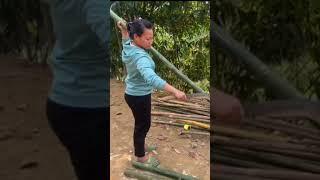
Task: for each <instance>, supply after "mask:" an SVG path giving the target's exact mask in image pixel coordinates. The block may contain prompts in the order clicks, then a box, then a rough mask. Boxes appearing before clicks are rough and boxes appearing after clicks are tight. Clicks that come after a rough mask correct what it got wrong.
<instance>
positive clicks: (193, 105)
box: [151, 94, 210, 132]
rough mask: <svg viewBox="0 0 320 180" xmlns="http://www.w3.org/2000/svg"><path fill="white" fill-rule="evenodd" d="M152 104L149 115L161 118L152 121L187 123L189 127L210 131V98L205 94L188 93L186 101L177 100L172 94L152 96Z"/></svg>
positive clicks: (181, 124) (159, 122)
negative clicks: (158, 96)
mask: <svg viewBox="0 0 320 180" xmlns="http://www.w3.org/2000/svg"><path fill="white" fill-rule="evenodd" d="M152 106H153V108H152V112H151V115H152V116H153V117H154V116H158V117H161V120H162V121H159V120H153V121H152V122H153V123H158V124H168V125H173V126H181V127H183V126H185V125H188V126H189V127H191V129H198V130H202V131H207V132H208V131H210V99H209V96H208V95H207V94H194V95H189V96H188V101H187V102H184V101H178V100H176V99H175V98H174V97H173V96H165V97H162V98H153V99H152ZM157 119H159V118H157Z"/></svg>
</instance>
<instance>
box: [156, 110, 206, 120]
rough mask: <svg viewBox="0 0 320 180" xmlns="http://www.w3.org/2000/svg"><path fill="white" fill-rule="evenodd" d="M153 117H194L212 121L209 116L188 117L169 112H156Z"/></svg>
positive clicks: (193, 116) (194, 116)
mask: <svg viewBox="0 0 320 180" xmlns="http://www.w3.org/2000/svg"><path fill="white" fill-rule="evenodd" d="M151 115H154V116H168V117H174V116H178V117H192V118H198V119H207V120H210V117H208V116H201V115H186V114H177V113H167V112H156V111H153V112H151Z"/></svg>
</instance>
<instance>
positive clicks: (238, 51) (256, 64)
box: [211, 21, 306, 99]
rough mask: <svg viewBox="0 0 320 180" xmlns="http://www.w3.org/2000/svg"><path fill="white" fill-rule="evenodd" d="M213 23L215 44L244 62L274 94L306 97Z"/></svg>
mask: <svg viewBox="0 0 320 180" xmlns="http://www.w3.org/2000/svg"><path fill="white" fill-rule="evenodd" d="M211 23H212V25H213V28H211V34H212V36H213V39H214V42H215V44H216V45H217V46H219V47H221V49H222V50H223V51H224V52H225V53H226V54H228V55H230V56H231V57H232V58H233V59H234V60H238V61H241V62H243V63H244V64H245V65H246V68H247V69H248V70H250V71H251V72H252V73H253V74H254V75H256V76H257V77H258V78H259V80H260V81H261V82H264V84H265V86H266V87H267V89H269V90H271V91H272V92H273V95H274V96H277V97H278V98H286V99H306V98H305V97H304V96H303V95H302V94H301V93H300V92H299V91H298V90H297V89H295V88H294V87H293V86H292V85H291V84H289V82H288V81H287V80H285V79H282V78H280V77H279V76H278V75H277V74H276V73H275V72H273V71H271V70H270V69H269V68H268V67H267V66H266V65H265V64H264V63H263V62H262V61H261V60H260V59H258V58H257V57H256V56H255V55H253V54H252V53H251V52H249V51H248V50H247V49H246V48H245V47H244V46H243V45H241V44H240V43H239V42H238V41H236V40H234V39H233V38H232V37H231V36H230V35H229V34H227V33H226V32H224V30H223V29H222V28H221V27H219V26H218V25H217V24H216V23H215V22H214V21H211Z"/></svg>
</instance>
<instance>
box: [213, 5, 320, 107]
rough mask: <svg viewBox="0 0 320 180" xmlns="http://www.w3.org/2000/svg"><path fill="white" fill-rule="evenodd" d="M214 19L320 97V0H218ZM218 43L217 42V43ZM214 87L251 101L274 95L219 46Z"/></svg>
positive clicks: (306, 92)
mask: <svg viewBox="0 0 320 180" xmlns="http://www.w3.org/2000/svg"><path fill="white" fill-rule="evenodd" d="M211 8H212V10H211V11H212V20H213V21H215V22H216V23H217V24H218V25H220V26H221V27H222V28H224V29H225V30H226V31H227V32H228V33H229V34H231V35H232V36H233V38H235V39H236V40H238V41H239V42H241V43H243V44H244V45H245V47H246V48H247V49H248V50H250V51H251V52H252V53H253V54H255V55H256V56H257V57H258V58H259V59H260V60H262V61H263V62H264V63H266V64H267V65H268V66H269V67H270V68H271V69H272V70H274V71H276V72H277V73H278V74H279V75H280V76H281V77H283V78H286V79H287V80H289V82H290V83H291V84H292V85H294V86H295V87H296V88H297V89H298V90H299V91H300V92H302V93H303V94H304V95H305V96H306V97H308V98H310V99H318V98H319V97H320V81H319V78H320V2H319V1H316V0H296V1H290V0H274V1H263V0H215V1H213V3H211ZM213 44H214V42H213ZM213 64H214V66H213V73H212V74H211V77H212V79H213V84H214V86H216V87H218V88H220V89H224V90H225V91H227V92H229V93H231V94H234V95H236V96H238V97H240V98H241V99H245V100H247V101H264V100H268V99H272V98H273V97H272V95H271V94H269V93H268V92H267V91H266V90H265V89H264V87H263V82H260V80H259V79H256V78H255V77H254V76H253V75H252V74H251V73H250V72H248V71H247V70H246V69H245V68H244V65H243V64H241V63H238V62H237V60H236V59H230V58H229V57H228V54H224V53H222V51H221V49H219V47H215V48H214V58H213Z"/></svg>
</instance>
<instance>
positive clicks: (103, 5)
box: [82, 0, 110, 46]
mask: <svg viewBox="0 0 320 180" xmlns="http://www.w3.org/2000/svg"><path fill="white" fill-rule="evenodd" d="M109 8H110V1H109V0H84V4H83V7H82V12H83V13H84V18H85V21H86V24H88V25H89V27H90V29H91V30H92V31H93V32H94V33H96V35H97V36H98V38H99V39H100V42H101V43H102V44H103V45H104V46H107V45H108V43H109V39H110V32H109V29H110V13H109Z"/></svg>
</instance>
